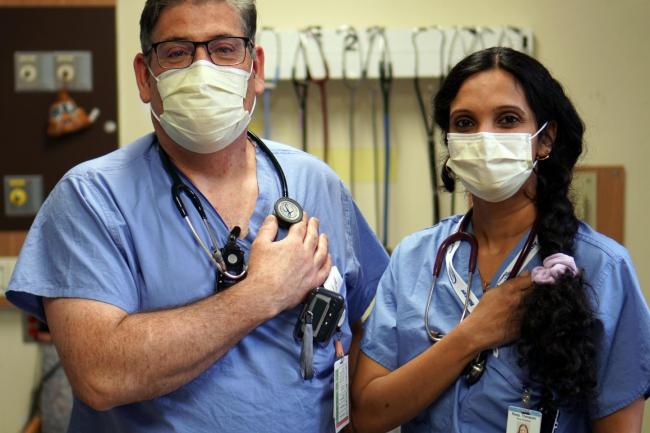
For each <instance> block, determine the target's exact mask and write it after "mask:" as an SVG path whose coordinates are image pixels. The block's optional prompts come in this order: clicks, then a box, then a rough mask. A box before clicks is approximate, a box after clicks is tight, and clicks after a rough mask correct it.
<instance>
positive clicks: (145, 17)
mask: <svg viewBox="0 0 650 433" xmlns="http://www.w3.org/2000/svg"><path fill="white" fill-rule="evenodd" d="M184 2H191V3H193V4H201V3H208V2H215V3H221V2H226V3H227V4H229V5H230V6H232V7H233V8H235V10H236V11H237V13H238V14H239V18H240V20H241V25H242V30H243V31H244V36H246V37H247V38H249V39H250V40H251V43H252V44H254V43H255V33H256V32H257V8H256V6H255V0H147V1H146V3H145V5H144V9H142V15H141V16H140V46H141V48H142V52H143V53H145V54H148V52H149V50H151V44H153V41H152V40H151V34H152V33H153V30H154V28H155V27H156V24H158V19H159V18H160V14H161V13H162V11H163V10H164V9H165V8H166V7H168V6H175V5H177V4H180V3H184Z"/></svg>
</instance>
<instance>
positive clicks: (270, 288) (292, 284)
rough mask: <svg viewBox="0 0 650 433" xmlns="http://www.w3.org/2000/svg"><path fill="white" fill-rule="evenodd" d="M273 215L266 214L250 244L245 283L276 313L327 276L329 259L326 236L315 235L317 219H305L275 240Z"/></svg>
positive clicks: (292, 305) (291, 305) (290, 305)
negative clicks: (251, 244) (253, 288)
mask: <svg viewBox="0 0 650 433" xmlns="http://www.w3.org/2000/svg"><path fill="white" fill-rule="evenodd" d="M277 232H278V222H277V219H276V217H275V216H272V215H270V216H268V217H267V218H266V219H265V220H264V223H263V224H262V226H261V227H260V229H259V232H258V234H257V238H256V239H255V242H253V246H252V247H251V252H250V259H249V266H248V276H247V278H246V279H247V280H248V283H251V285H252V286H254V287H258V288H259V290H260V292H261V293H264V295H265V296H266V297H267V298H266V301H267V302H268V303H269V306H270V307H271V308H272V309H273V310H274V311H275V314H277V313H279V312H281V311H283V310H286V309H288V308H291V307H294V306H295V305H297V304H298V303H300V302H301V301H302V300H303V299H304V298H305V296H306V295H307V293H308V292H309V291H310V290H311V289H313V288H314V287H318V286H319V285H321V284H323V283H324V282H325V280H326V279H327V275H328V274H329V271H330V268H331V267H332V259H331V257H330V256H329V254H328V245H327V236H326V235H325V234H321V235H319V234H318V220H317V219H316V218H308V216H307V215H306V214H305V216H304V217H303V220H302V221H301V222H299V223H296V224H294V225H292V226H291V227H290V228H289V233H288V234H287V237H286V238H284V239H282V240H281V241H277V242H274V239H275V237H276V235H277Z"/></svg>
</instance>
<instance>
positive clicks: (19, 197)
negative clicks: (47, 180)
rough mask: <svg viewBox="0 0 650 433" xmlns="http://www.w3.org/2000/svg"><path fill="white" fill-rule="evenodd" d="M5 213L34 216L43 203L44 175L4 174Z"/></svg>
mask: <svg viewBox="0 0 650 433" xmlns="http://www.w3.org/2000/svg"><path fill="white" fill-rule="evenodd" d="M4 199H5V215H6V216H9V217H14V216H15V217H23V216H34V215H36V212H38V209H39V208H40V207H41V204H42V203H43V176H41V175H24V176H20V175H7V176H4Z"/></svg>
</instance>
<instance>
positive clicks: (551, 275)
mask: <svg viewBox="0 0 650 433" xmlns="http://www.w3.org/2000/svg"><path fill="white" fill-rule="evenodd" d="M567 271H570V272H571V273H572V274H573V275H574V276H575V275H576V274H577V273H578V268H577V266H576V262H575V260H574V259H573V257H571V256H568V255H566V254H562V253H555V254H552V255H550V256H548V257H547V258H545V259H544V261H543V262H542V266H536V267H534V268H533V270H532V271H531V276H532V279H533V282H534V283H537V284H553V283H555V280H556V279H557V278H558V277H559V276H560V275H562V274H564V273H565V272H567Z"/></svg>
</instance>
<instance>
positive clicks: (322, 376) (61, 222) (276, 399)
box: [7, 135, 388, 433]
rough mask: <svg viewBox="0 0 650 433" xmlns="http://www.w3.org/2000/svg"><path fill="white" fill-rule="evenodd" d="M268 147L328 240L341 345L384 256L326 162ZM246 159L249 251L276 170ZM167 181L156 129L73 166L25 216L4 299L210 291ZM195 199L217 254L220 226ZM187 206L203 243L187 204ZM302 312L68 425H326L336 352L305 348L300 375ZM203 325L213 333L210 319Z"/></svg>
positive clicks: (159, 297) (167, 296) (129, 300)
mask: <svg viewBox="0 0 650 433" xmlns="http://www.w3.org/2000/svg"><path fill="white" fill-rule="evenodd" d="M267 144H268V146H269V147H270V148H271V150H272V151H273V153H274V154H275V156H276V157H277V159H278V161H279V162H280V164H281V166H282V168H283V169H284V172H285V175H286V177H287V183H288V187H289V194H290V196H291V197H292V198H294V199H295V200H297V201H298V202H300V203H301V204H302V205H303V207H304V208H305V210H306V211H307V212H308V214H309V215H311V216H316V217H318V218H319V220H320V231H321V232H322V233H326V234H327V235H328V237H329V248H330V251H329V252H330V255H331V256H332V259H333V262H334V264H335V265H336V266H337V267H338V269H339V271H340V273H341V275H342V276H343V277H344V282H343V287H342V288H341V294H342V295H343V296H344V298H345V300H346V315H347V320H346V321H345V323H344V325H343V327H342V334H343V338H342V339H343V344H344V347H345V348H346V350H347V349H348V348H349V344H350V340H351V331H350V324H353V323H355V322H357V321H359V320H360V318H361V317H362V315H363V313H364V312H365V310H366V309H367V307H368V305H369V304H370V303H371V301H372V299H373V298H374V295H375V291H376V286H377V283H378V281H379V279H380V277H381V275H382V273H383V271H384V269H385V267H386V265H387V262H388V257H387V255H386V252H385V251H384V249H383V247H382V246H381V244H380V243H379V242H378V240H377V238H376V237H375V235H374V234H373V232H372V230H371V229H370V228H369V226H368V224H367V223H366V221H365V220H364V218H363V217H362V215H361V213H360V212H359V209H358V208H357V207H356V205H355V204H354V203H353V201H352V199H351V197H350V195H349V193H348V191H347V190H346V188H345V187H344V185H343V184H342V182H341V181H340V179H339V178H338V177H337V176H336V175H335V174H334V172H333V171H332V170H331V169H330V168H329V167H327V165H325V164H324V163H323V162H321V161H320V160H318V159H317V158H315V157H313V156H311V155H308V154H306V153H304V152H300V151H298V150H296V149H293V148H291V147H289V146H285V145H282V144H279V143H274V142H267ZM256 161H257V176H258V178H257V182H258V187H259V197H258V199H257V204H256V207H255V211H254V213H253V215H252V217H251V219H250V225H249V233H248V235H247V236H246V238H245V239H243V241H240V242H239V244H240V245H241V246H242V248H243V249H244V251H245V254H246V256H248V253H249V251H250V247H251V244H252V242H253V240H254V239H255V237H256V235H257V231H258V229H259V227H260V225H261V224H262V222H263V220H264V218H265V217H266V216H267V215H269V214H270V213H272V211H273V204H274V203H275V201H276V200H277V199H278V198H279V197H280V196H281V186H280V180H279V177H278V174H277V173H276V171H275V170H274V168H273V166H272V164H271V162H270V160H269V159H268V157H267V156H266V155H265V154H264V152H263V151H261V149H259V148H258V149H257V151H256ZM185 182H186V183H188V184H189V181H188V180H187V179H185ZM171 184H172V182H171V179H170V177H169V175H168V174H167V172H166V171H165V170H164V168H163V166H162V163H161V159H160V155H159V151H158V145H157V142H156V140H155V138H154V136H153V135H148V136H145V137H143V138H141V139H139V140H137V141H136V142H134V143H132V144H130V145H128V146H126V147H124V148H121V149H119V150H117V151H115V152H112V153H110V154H108V155H106V156H104V157H101V158H98V159H95V160H92V161H89V162H86V163H83V164H81V165H79V166H77V167H75V168H73V169H72V170H71V171H70V172H68V173H67V174H66V175H65V176H64V177H63V179H62V180H61V181H60V182H59V183H58V184H57V186H56V187H55V188H54V190H53V191H52V193H51V194H50V196H49V197H48V199H47V200H46V202H45V203H44V204H43V206H42V209H41V210H40V212H39V214H38V216H37V217H36V219H35V221H34V223H33V225H32V228H31V230H30V232H29V234H28V236H27V239H26V241H25V244H24V246H23V249H22V251H21V254H20V257H19V259H18V263H17V264H16V268H15V272H14V274H13V276H12V279H11V282H10V284H9V290H8V292H7V298H8V299H9V300H10V301H11V302H13V303H15V304H16V305H17V306H18V307H20V308H22V309H24V310H26V311H27V312H29V313H30V314H34V315H36V316H38V317H39V318H41V319H42V320H43V319H44V317H43V307H42V302H41V299H42V297H49V298H57V297H78V298H87V299H93V300H97V301H101V302H105V303H109V304H112V305H115V306H117V307H119V308H121V309H123V310H124V311H126V312H128V313H129V314H131V313H138V312H143V311H155V310H160V309H168V308H174V307H178V306H182V305H186V304H189V303H193V302H196V301H198V300H200V299H203V298H205V297H207V296H210V295H212V294H213V293H214V288H215V279H216V272H215V268H214V266H213V265H212V264H211V262H210V260H209V258H208V257H207V255H206V254H205V252H204V251H203V250H201V249H200V247H199V245H198V244H197V242H196V241H195V239H194V238H193V236H192V234H191V232H190V230H189V228H188V227H187V226H186V224H185V223H184V221H183V220H182V219H181V216H180V214H179V212H178V210H177V209H176V207H175V205H174V203H173V201H172V196H171V193H170V191H171ZM195 191H196V189H195ZM199 196H200V197H201V200H202V201H203V207H204V208H205V210H206V212H207V214H208V220H209V221H210V224H211V225H212V227H213V228H214V230H215V232H216V233H217V237H218V241H219V244H220V246H223V245H224V244H225V242H226V239H227V236H228V233H229V229H228V228H227V227H226V226H225V224H224V222H223V220H222V219H221V218H220V217H219V215H218V214H217V212H216V211H215V210H214V208H213V207H212V206H211V205H210V204H209V203H208V202H207V201H206V200H205V198H204V197H203V196H201V195H200V194H199ZM183 197H184V196H183ZM184 198H185V197H184ZM184 201H185V204H186V208H187V209H188V213H189V214H190V215H191V218H192V221H193V223H194V226H195V227H196V228H197V229H198V230H199V231H200V232H201V236H202V239H203V240H204V242H207V240H208V235H207V233H205V229H204V228H203V227H202V224H201V220H200V218H199V216H198V214H197V213H196V211H195V208H194V207H193V206H192V204H191V202H190V201H189V200H184ZM285 234H286V232H284V233H280V235H279V236H284V235H285ZM229 290H237V289H236V286H235V287H233V288H231V289H229ZM299 310H300V306H298V307H296V308H293V309H291V310H287V311H284V312H282V313H281V314H279V315H278V316H277V317H275V318H274V319H272V320H269V321H268V322H265V323H263V324H262V325H260V326H259V327H258V328H256V329H255V330H254V331H253V332H251V333H250V334H249V335H247V336H246V337H245V338H243V339H242V340H241V341H240V342H239V343H238V344H237V345H235V346H234V347H232V348H231V349H230V350H229V351H228V352H227V353H226V354H225V355H224V356H223V357H222V358H221V359H220V360H218V361H217V362H216V363H215V364H214V365H212V366H211V367H210V368H208V369H207V370H206V371H205V372H203V373H202V374H201V375H199V376H198V377H196V378H195V379H194V380H193V381H191V382H190V383H188V384H187V385H185V386H183V387H181V388H180V389H178V390H176V391H174V392H172V393H170V394H168V395H165V396H162V397H159V398H156V399H153V400H149V401H144V402H141V403H136V404H129V405H125V406H120V407H116V408H114V409H111V410H109V411H106V412H98V411H95V410H93V409H91V408H90V407H88V406H86V405H85V404H84V403H83V402H81V401H80V400H78V399H75V403H74V409H73V414H72V419H71V424H70V430H69V431H70V432H89V431H92V432H118V431H119V432H156V433H159V432H188V433H190V432H191V433H195V432H208V431H210V432H216V431H219V432H243V431H248V432H262V431H283V432H284V431H295V432H316V431H323V432H324V431H334V426H333V415H332V398H333V394H332V393H333V386H332V385H333V381H332V377H333V365H334V361H335V351H334V345H333V343H330V344H327V345H316V347H315V348H314V351H315V353H314V369H315V377H314V379H312V380H310V381H305V380H303V379H302V377H301V375H300V366H299V354H300V344H299V342H298V341H296V340H295V339H294V337H293V331H294V325H295V323H296V321H297V318H298V315H299ZM232 320H237V318H236V317H233V318H232ZM213 325H214V326H215V328H218V327H219V323H218V322H215V323H214V324H213Z"/></svg>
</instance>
